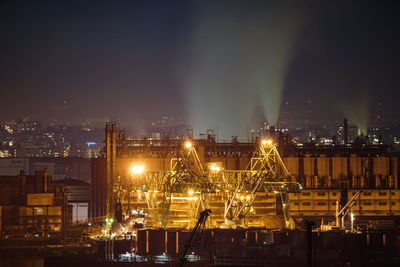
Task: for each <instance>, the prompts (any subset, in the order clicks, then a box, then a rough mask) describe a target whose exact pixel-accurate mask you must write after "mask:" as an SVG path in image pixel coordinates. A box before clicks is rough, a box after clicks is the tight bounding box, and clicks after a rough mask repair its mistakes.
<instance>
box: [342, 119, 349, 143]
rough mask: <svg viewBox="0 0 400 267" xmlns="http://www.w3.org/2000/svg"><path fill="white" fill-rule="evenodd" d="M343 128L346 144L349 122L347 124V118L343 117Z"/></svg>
mask: <svg viewBox="0 0 400 267" xmlns="http://www.w3.org/2000/svg"><path fill="white" fill-rule="evenodd" d="M343 130H344V133H343V139H344V145H347V144H348V141H349V140H348V139H349V124H348V122H347V118H344V120H343Z"/></svg>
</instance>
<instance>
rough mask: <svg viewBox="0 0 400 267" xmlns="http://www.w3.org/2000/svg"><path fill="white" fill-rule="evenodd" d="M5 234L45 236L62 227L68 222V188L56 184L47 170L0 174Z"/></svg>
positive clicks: (2, 220)
mask: <svg viewBox="0 0 400 267" xmlns="http://www.w3.org/2000/svg"><path fill="white" fill-rule="evenodd" d="M0 206H1V214H0V215H1V216H0V218H1V219H0V220H1V233H2V235H3V236H26V235H31V234H32V235H37V236H42V237H44V236H46V235H51V234H57V233H60V232H61V231H62V228H63V227H64V225H66V224H67V222H68V207H67V190H66V188H65V187H64V186H63V185H57V184H53V182H52V177H51V176H49V175H48V174H47V170H46V169H44V170H42V171H36V173H35V175H25V173H24V172H23V171H21V172H20V174H19V175H15V176H0Z"/></svg>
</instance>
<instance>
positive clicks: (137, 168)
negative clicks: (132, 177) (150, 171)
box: [131, 164, 144, 174]
mask: <svg viewBox="0 0 400 267" xmlns="http://www.w3.org/2000/svg"><path fill="white" fill-rule="evenodd" d="M143 171H144V165H139V164H136V165H132V167H131V173H132V174H142V173H143Z"/></svg>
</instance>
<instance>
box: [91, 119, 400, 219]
mask: <svg viewBox="0 0 400 267" xmlns="http://www.w3.org/2000/svg"><path fill="white" fill-rule="evenodd" d="M188 138H190V136H189V137H188ZM276 140H277V143H278V150H279V152H280V154H281V155H282V160H283V163H284V164H285V166H286V168H287V170H288V171H289V173H290V177H288V178H287V180H289V181H291V182H298V183H300V184H301V185H302V188H303V190H301V192H297V193H290V194H289V204H290V210H291V215H292V216H293V217H294V218H295V219H296V218H297V219H302V218H305V217H316V218H326V220H332V219H334V217H335V212H337V210H336V208H337V207H336V202H337V201H340V202H343V201H347V200H348V199H351V197H352V196H353V195H354V194H355V193H356V192H358V191H362V194H361V195H360V198H359V199H358V200H357V202H356V205H354V207H353V214H355V216H359V217H363V216H365V217H368V216H370V217H378V216H386V217H390V216H398V215H400V191H399V189H398V180H399V179H398V159H397V157H396V156H393V155H392V154H390V152H389V151H388V149H387V147H384V146H362V145H352V146H349V145H343V146H340V145H339V146H329V147H327V146H323V147H318V146H315V145H310V146H305V147H297V146H295V145H293V144H291V143H290V140H288V138H286V137H284V136H283V135H278V137H277V139H276ZM184 142H185V140H182V139H180V140H176V139H173V140H170V139H167V138H166V139H161V140H151V139H141V140H130V139H127V138H125V137H124V135H123V133H121V132H118V130H117V127H116V125H115V124H112V123H109V124H107V125H106V147H105V152H106V153H105V158H99V159H92V165H91V166H92V171H91V173H92V177H91V180H92V192H93V194H92V204H93V207H92V209H91V210H92V213H91V216H92V218H103V219H104V218H105V217H106V216H107V215H108V216H113V214H115V211H116V209H117V210H120V211H121V212H122V214H123V216H129V214H130V212H131V211H132V210H145V211H148V212H150V211H149V209H151V207H149V201H148V199H146V197H145V196H144V194H143V192H138V191H130V192H122V191H121V190H120V191H119V190H118V188H116V187H115V181H116V180H118V179H121V178H122V177H125V178H126V179H128V180H129V179H131V181H132V182H134V181H135V179H134V177H132V174H131V173H130V167H131V166H132V164H136V163H140V164H142V165H144V166H145V169H146V171H147V172H154V173H156V172H159V173H162V172H165V171H168V170H169V169H170V168H171V160H172V159H173V158H177V157H179V153H181V152H180V149H181V147H182V146H183V145H184ZM193 144H194V146H195V148H196V151H197V155H198V159H199V161H200V162H201V165H202V166H204V168H207V166H210V164H212V165H213V166H214V165H215V166H219V168H220V169H221V170H226V171H242V170H245V169H246V168H248V165H249V162H250V160H251V158H252V156H253V153H254V151H255V150H256V149H257V146H258V145H259V140H257V139H256V140H255V141H254V142H238V141H237V139H236V138H233V139H232V142H223V143H220V142H216V141H215V138H213V136H211V135H210V136H207V137H206V138H205V139H202V140H193ZM129 177H130V178H129ZM113 186H114V187H113ZM122 193H123V194H122ZM122 195H123V196H122ZM174 196H175V197H176V198H175V200H174V201H173V202H172V203H171V207H170V211H169V220H170V221H169V223H168V226H169V227H183V226H184V225H185V222H187V221H188V217H190V216H189V215H188V213H189V212H188V210H191V209H193V207H192V206H191V205H193V204H191V203H190V201H188V200H187V199H188V198H187V196H185V194H182V195H179V194H174ZM116 199H119V201H117V200H116ZM189 199H190V198H189ZM226 200H227V199H226V197H225V195H224V192H218V191H217V192H214V193H210V194H208V197H207V205H208V207H209V208H210V209H212V211H213V213H212V215H211V217H210V218H211V222H210V226H214V227H218V226H220V225H221V224H222V223H223V222H224V210H225V205H226ZM116 202H118V203H116ZM116 204H118V205H116ZM119 205H120V206H119ZM281 209H282V202H281V201H280V199H279V197H278V196H277V194H274V193H273V192H257V193H256V197H255V200H254V203H253V205H252V209H251V212H250V214H249V217H248V225H249V226H257V227H266V223H265V222H266V221H268V220H269V221H271V218H273V216H277V215H278V216H279V215H280V214H281V211H280V210H281ZM149 220H151V219H149ZM152 223H153V224H154V223H155V224H156V222H152ZM272 225H273V223H272Z"/></svg>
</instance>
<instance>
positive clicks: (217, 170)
mask: <svg viewBox="0 0 400 267" xmlns="http://www.w3.org/2000/svg"><path fill="white" fill-rule="evenodd" d="M210 171H212V172H220V171H221V167H219V166H218V165H217V164H216V163H212V164H211V165H210Z"/></svg>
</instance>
